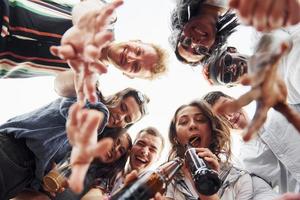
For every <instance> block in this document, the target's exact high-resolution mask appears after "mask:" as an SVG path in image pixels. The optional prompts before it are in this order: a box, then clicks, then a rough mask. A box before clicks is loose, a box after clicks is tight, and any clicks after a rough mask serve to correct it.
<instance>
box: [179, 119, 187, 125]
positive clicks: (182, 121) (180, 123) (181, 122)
mask: <svg viewBox="0 0 300 200" xmlns="http://www.w3.org/2000/svg"><path fill="white" fill-rule="evenodd" d="M187 123H188V120H185V119H184V120H179V121H178V124H179V125H186V124H187Z"/></svg>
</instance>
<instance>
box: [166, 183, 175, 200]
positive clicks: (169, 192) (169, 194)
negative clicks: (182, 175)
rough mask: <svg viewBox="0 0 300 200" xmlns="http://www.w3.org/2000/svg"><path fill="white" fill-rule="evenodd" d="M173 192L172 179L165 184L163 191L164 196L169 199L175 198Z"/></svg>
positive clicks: (173, 184)
mask: <svg viewBox="0 0 300 200" xmlns="http://www.w3.org/2000/svg"><path fill="white" fill-rule="evenodd" d="M174 194H175V183H174V181H172V182H171V183H170V184H169V185H168V186H167V190H166V193H165V197H167V198H169V199H175V197H174Z"/></svg>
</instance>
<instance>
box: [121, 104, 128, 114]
mask: <svg viewBox="0 0 300 200" xmlns="http://www.w3.org/2000/svg"><path fill="white" fill-rule="evenodd" d="M127 110H128V109H127V105H126V104H125V103H121V111H122V112H127Z"/></svg>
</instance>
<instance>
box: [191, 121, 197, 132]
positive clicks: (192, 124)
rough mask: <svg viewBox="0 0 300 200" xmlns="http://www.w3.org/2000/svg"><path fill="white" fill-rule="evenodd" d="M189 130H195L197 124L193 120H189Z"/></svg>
mask: <svg viewBox="0 0 300 200" xmlns="http://www.w3.org/2000/svg"><path fill="white" fill-rule="evenodd" d="M189 130H190V131H193V130H197V125H196V123H195V121H194V120H191V122H190V126H189Z"/></svg>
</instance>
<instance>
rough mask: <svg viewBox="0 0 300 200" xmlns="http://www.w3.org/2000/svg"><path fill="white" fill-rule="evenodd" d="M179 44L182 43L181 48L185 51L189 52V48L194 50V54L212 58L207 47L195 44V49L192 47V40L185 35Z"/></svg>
mask: <svg viewBox="0 0 300 200" xmlns="http://www.w3.org/2000/svg"><path fill="white" fill-rule="evenodd" d="M179 42H180V43H181V46H182V47H183V48H184V49H185V50H187V51H188V50H189V48H191V49H192V53H193V54H195V55H205V56H210V53H209V49H208V48H206V47H205V46H203V45H201V44H194V45H193V47H191V45H192V39H191V38H189V37H186V36H184V35H182V36H181V38H180V40H179Z"/></svg>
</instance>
